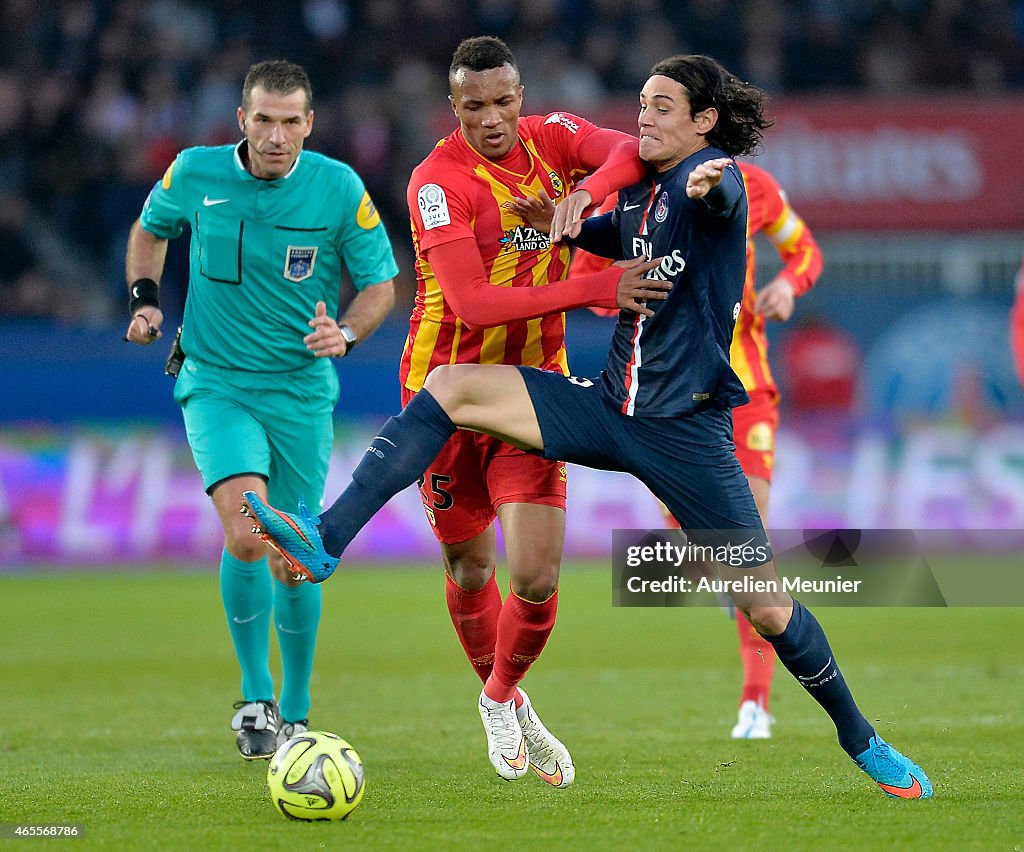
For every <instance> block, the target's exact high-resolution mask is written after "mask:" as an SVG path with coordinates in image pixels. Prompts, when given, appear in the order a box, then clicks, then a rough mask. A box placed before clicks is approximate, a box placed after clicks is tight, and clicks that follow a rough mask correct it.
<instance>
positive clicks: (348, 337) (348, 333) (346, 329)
mask: <svg viewBox="0 0 1024 852" xmlns="http://www.w3.org/2000/svg"><path fill="white" fill-rule="evenodd" d="M338 331H340V332H341V336H342V337H343V338H345V355H348V353H349V352H351V351H352V347H354V346H355V345H356V344H357V343H358V342H359V335H358V334H356V333H355V332H354V331H353V330H352V326H350V325H346V324H345V323H341V325H339V326H338ZM345 355H342V357H343V358H344V357H345Z"/></svg>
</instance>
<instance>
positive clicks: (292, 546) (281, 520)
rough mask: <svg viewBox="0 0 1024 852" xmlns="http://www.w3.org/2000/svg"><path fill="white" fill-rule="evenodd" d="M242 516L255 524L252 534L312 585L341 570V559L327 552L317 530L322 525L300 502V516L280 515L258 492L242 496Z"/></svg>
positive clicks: (246, 493) (300, 501) (282, 513)
mask: <svg viewBox="0 0 1024 852" xmlns="http://www.w3.org/2000/svg"><path fill="white" fill-rule="evenodd" d="M242 514H243V515H246V516H247V517H250V518H252V519H253V521H254V522H255V523H254V524H253V528H252V531H253V533H254V534H255V535H258V536H259V537H260V539H261V540H262V541H265V542H266V543H267V544H269V545H270V546H271V547H272V548H274V550H276V551H277V552H278V553H280V554H281V556H283V557H284V559H285V560H286V561H287V562H288V565H289V566H290V568H291V570H292V571H294V572H295V574H296V578H295V579H300V578H299V575H302V577H305V579H307V580H309V582H311V583H322V582H323V581H324V580H326V579H327V578H328V577H330V576H331V574H333V573H334V570H335V569H336V568H337V567H338V558H337V557H335V556H331V554H329V553H328V552H327V551H326V550H324V543H323V540H322V539H321V538H320V532H319V531H318V530H317V527H318V526H319V524H320V522H319V520H318V519H317V518H314V517H313V516H312V515H310V514H309V509H307V508H306V504H305V502H303V501H302V500H299V513H298V514H297V515H292V514H289V513H288V512H279V511H278V510H277V509H275V508H274V507H273V506H268V505H267V504H266V503H264V502H263V501H262V500H261V499H260V497H259V495H258V494H257V493H256V492H255V491H245V492H243V493H242Z"/></svg>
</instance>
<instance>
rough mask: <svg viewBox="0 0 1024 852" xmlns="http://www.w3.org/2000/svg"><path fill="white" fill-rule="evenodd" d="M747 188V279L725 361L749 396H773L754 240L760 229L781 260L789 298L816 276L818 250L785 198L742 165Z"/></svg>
mask: <svg viewBox="0 0 1024 852" xmlns="http://www.w3.org/2000/svg"><path fill="white" fill-rule="evenodd" d="M737 164H738V165H739V167H740V172H741V173H742V174H743V181H744V183H745V184H746V186H747V277H746V281H744V284H743V301H742V303H741V305H740V315H739V317H738V318H737V320H736V327H735V328H734V329H733V335H732V348H731V349H730V350H729V360H730V362H731V363H732V368H733V370H735V371H736V375H738V376H739V377H740V381H741V382H743V387H744V388H746V390H747V392H748V393H750V392H752V391H755V390H768V391H771V392H772V393H777V388H776V386H775V379H774V378H773V377H772V372H771V369H770V368H769V366H768V338H767V336H766V335H765V329H764V317H763V316H761V315H760V314H756V313H754V299H755V298H756V297H757V292H756V290H755V286H754V276H755V273H756V269H757V257H756V249H755V245H754V236H755V235H756V234H757V233H758V231H764V233H765V235H766V236H767V237H768V239H769V240H771V242H772V245H774V246H775V248H776V250H777V251H778V253H779V257H780V258H781V259H782V262H783V264H784V265H783V268H782V269H781V270H780V271H779V274H778V277H782V278H785V279H786V280H787V281H789V283H790V284H791V285H792V286H793V294H794V295H796V296H800V295H802V294H804V293H806V292H807V291H808V290H810V289H811V287H813V286H814V282H815V281H817V280H818V276H819V275H820V274H821V267H822V257H821V249H820V248H818V243H817V242H816V241H815V239H814V235H813V234H812V233H811V230H810V228H808V227H807V225H806V224H805V223H804V220H803V219H801V218H800V216H799V215H798V214H797V213H796V211H794V210H793V208H792V207H790V206H789V202H788V201H787V200H786V194H785V192H784V191H783V190H782V188H781V187H780V186H779V184H778V181H776V180H775V178H774V177H772V176H771V175H770V174H769V173H768V172H766V171H765V170H764V169H762V168H760V167H758V166H754V165H751V164H750V163H746V162H739V163H737Z"/></svg>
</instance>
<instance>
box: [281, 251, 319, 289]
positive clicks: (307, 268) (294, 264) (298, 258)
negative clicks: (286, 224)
mask: <svg viewBox="0 0 1024 852" xmlns="http://www.w3.org/2000/svg"><path fill="white" fill-rule="evenodd" d="M316 252H317V246H288V251H287V252H285V257H284V277H285V278H287V279H288V280H289V281H305V280H306V279H307V278H309V277H311V276H312V275H313V267H314V265H316Z"/></svg>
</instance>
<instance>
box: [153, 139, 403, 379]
mask: <svg viewBox="0 0 1024 852" xmlns="http://www.w3.org/2000/svg"><path fill="white" fill-rule="evenodd" d="M245 144H246V142H245V140H242V142H240V143H239V144H238V145H236V146H233V145H222V146H219V147H210V148H207V147H203V148H187V149H186V150H184V151H182V152H181V153H180V154H178V156H177V158H176V159H175V161H174V162H173V163H172V164H171V166H170V168H168V169H167V172H166V173H165V174H164V176H163V179H162V180H161V181H160V182H159V183H157V184H156V185H155V186H154V187H153V189H152V191H151V192H150V193H149V197H148V198H147V199H146V204H145V207H144V208H143V210H142V219H141V222H142V227H143V228H144V229H145V230H147V231H149V232H150V233H151V234H153V235H154V236H156V237H159V238H161V239H173V238H174V237H177V236H179V235H180V234H181V233H182V230H183V229H184V227H185V226H186V225H188V226H189V227H190V228H191V229H192V240H191V249H190V266H189V288H188V297H187V299H186V303H185V320H184V324H183V325H184V331H183V332H182V340H181V344H182V349H183V350H184V351H185V353H186V354H187V355H188V356H189V357H192V358H195V359H196V360H197V361H202V362H205V363H208V364H213V365H216V366H219V367H226V368H229V369H236V370H251V371H255V372H285V371H289V370H295V369H298V368H300V367H303V366H305V365H307V364H308V363H309V362H310V361H312V360H313V359H314V355H313V353H311V352H310V351H309V350H307V349H306V346H305V344H304V343H303V342H302V338H303V337H304V336H305V335H307V334H309V333H310V331H311V329H310V327H309V325H308V323H309V320H310V319H312V317H313V315H314V314H315V312H316V303H317V302H319V301H323V302H326V304H327V313H328V315H329V316H337V313H338V298H339V292H340V285H341V272H342V270H341V267H342V263H344V264H345V267H346V268H347V269H348V273H349V275H350V277H351V278H352V282H353V284H354V285H355V287H356V289H357V290H362V289H364V288H365V287H368V286H370V285H372V284H379V283H381V282H383V281H387V280H389V279H391V278H394V277H395V275H397V274H398V266H397V264H396V263H395V258H394V254H393V253H392V250H391V243H390V241H389V240H388V235H387V232H386V231H385V229H384V225H383V223H382V222H381V221H380V215H379V214H378V213H377V210H376V208H375V207H374V205H373V201H372V200H371V199H370V196H369V194H368V193H367V192H366V188H365V186H364V185H363V182H362V180H361V179H360V177H359V175H357V174H356V173H355V171H354V170H353V169H352V168H351V167H350V166H348V165H346V164H345V163H342V162H339V161H338V160H334V159H331V158H330V157H325V156H324V155H322V154H317V153H315V152H313V151H302V152H301V153H300V154H299V158H298V160H296V162H295V165H294V166H293V167H292V169H291V171H289V172H288V174H286V175H284V176H283V177H280V178H278V179H276V180H260V179H259V178H255V177H253V176H252V175H251V174H249V172H248V171H247V170H246V169H245V166H244V165H243V164H242V160H241V157H240V151H241V146H242V145H245Z"/></svg>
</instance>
